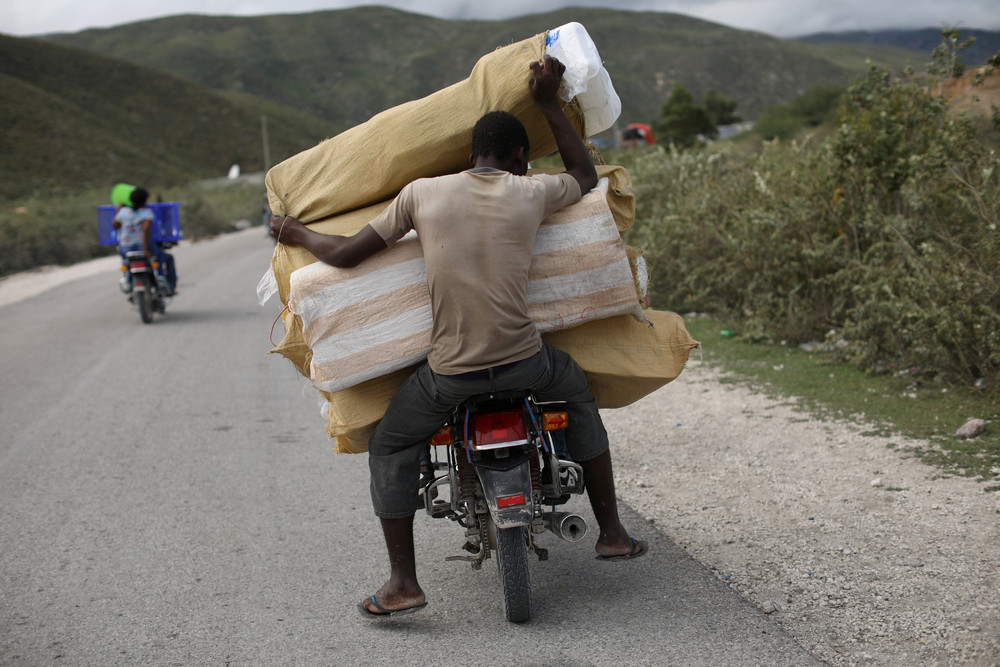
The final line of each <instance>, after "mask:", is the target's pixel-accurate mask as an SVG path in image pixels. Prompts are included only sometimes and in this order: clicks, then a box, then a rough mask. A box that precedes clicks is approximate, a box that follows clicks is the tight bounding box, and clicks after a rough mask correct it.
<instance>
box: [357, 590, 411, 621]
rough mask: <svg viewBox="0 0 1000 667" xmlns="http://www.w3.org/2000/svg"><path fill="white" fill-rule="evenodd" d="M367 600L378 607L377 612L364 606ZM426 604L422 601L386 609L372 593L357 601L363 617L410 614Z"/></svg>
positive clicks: (388, 616)
mask: <svg viewBox="0 0 1000 667" xmlns="http://www.w3.org/2000/svg"><path fill="white" fill-rule="evenodd" d="M368 600H371V603H372V604H373V605H375V608H376V609H378V613H376V612H374V611H372V610H371V609H369V608H368V607H366V606H365V602H367V601H368ZM426 606H427V603H426V602H422V603H421V604H416V605H413V606H412V607H407V608H406V609H386V608H385V607H383V606H382V605H380V604H379V603H378V600H376V599H375V596H374V595H373V596H371V597H370V598H368V599H366V600H362V601H361V602H359V603H358V611H360V612H361V615H362V616H364V617H365V618H392V617H393V616H403V615H405V614H412V613H413V612H416V611H420V610H421V609H423V608H424V607H426Z"/></svg>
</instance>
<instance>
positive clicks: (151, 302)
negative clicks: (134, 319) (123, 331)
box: [122, 250, 168, 324]
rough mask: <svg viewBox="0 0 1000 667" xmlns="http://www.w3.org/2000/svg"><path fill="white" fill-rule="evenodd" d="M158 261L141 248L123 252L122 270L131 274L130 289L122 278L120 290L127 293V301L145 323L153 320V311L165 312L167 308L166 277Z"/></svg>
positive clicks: (126, 280)
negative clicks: (161, 271) (132, 304)
mask: <svg viewBox="0 0 1000 667" xmlns="http://www.w3.org/2000/svg"><path fill="white" fill-rule="evenodd" d="M158 269H159V263H158V262H157V260H156V259H155V258H153V259H150V258H148V257H146V255H145V254H143V252H142V251H141V250H130V251H128V252H127V253H125V262H124V263H123V265H122V271H128V272H129V275H130V276H131V281H132V282H131V289H129V286H128V279H127V278H124V277H123V278H122V290H123V291H125V292H127V293H128V294H129V301H130V302H132V303H134V304H135V306H136V308H138V310H139V317H141V318H142V321H143V322H144V323H146V324H150V323H152V321H153V313H154V312H157V313H161V314H162V313H165V312H166V308H167V294H168V289H167V284H166V279H165V278H164V277H163V275H162V274H161V273H160V272H159V270H158Z"/></svg>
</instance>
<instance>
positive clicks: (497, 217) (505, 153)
mask: <svg viewBox="0 0 1000 667" xmlns="http://www.w3.org/2000/svg"><path fill="white" fill-rule="evenodd" d="M564 69H565V67H564V66H563V65H562V64H561V63H560V62H559V61H558V60H554V59H551V58H549V57H546V58H545V61H544V63H538V62H533V63H531V77H530V80H529V88H530V91H531V95H532V97H533V98H534V100H535V102H536V103H537V105H538V108H539V110H540V111H541V112H542V113H543V115H544V116H545V118H546V119H547V121H548V123H549V126H550V128H551V130H552V133H553V135H554V136H555V139H556V144H557V146H558V148H559V153H560V155H561V156H562V159H563V163H564V164H565V166H566V172H565V173H562V174H559V175H558V176H549V175H544V176H525V174H526V172H527V168H528V135H527V132H526V131H525V129H524V126H523V125H522V124H521V122H520V121H518V120H517V119H516V118H515V117H514V116H512V115H511V114H509V113H506V112H503V111H497V112H492V113H489V114H486V115H485V116H484V117H483V118H481V119H480V120H479V122H478V123H476V127H475V128H474V129H473V137H472V149H473V154H472V155H471V156H470V162H471V165H472V169H470V170H467V171H464V172H462V173H460V174H451V175H448V176H441V177H438V178H428V179H419V180H417V181H414V182H412V183H410V184H409V185H407V186H406V187H405V188H403V190H402V191H401V192H400V193H399V195H398V196H397V197H396V199H395V200H394V201H393V203H392V204H391V205H390V206H389V207H388V208H387V209H386V210H385V211H384V212H383V213H382V214H380V215H379V216H378V217H377V218H376V219H375V220H373V221H372V222H371V223H370V224H369V225H368V226H367V227H365V228H364V229H362V230H361V231H360V232H358V233H357V234H355V235H354V236H351V237H344V236H332V235H324V234H319V233H317V232H314V231H311V230H309V229H308V228H306V227H305V226H304V225H303V224H302V223H301V222H299V221H298V220H296V219H295V218H292V217H285V218H281V217H279V218H275V219H274V220H273V221H272V222H271V223H270V224H271V229H272V232H273V234H274V235H275V236H276V237H277V238H278V240H279V241H280V242H282V243H286V244H290V245H300V246H303V247H305V248H306V249H307V250H309V251H310V252H311V253H312V254H313V255H315V256H316V257H317V258H318V259H320V260H322V261H323V262H326V263H327V264H331V265H333V266H339V267H350V266H355V265H356V264H358V263H359V262H361V261H363V260H364V259H366V258H368V257H369V256H371V255H373V254H375V253H377V252H379V251H380V250H384V249H385V248H386V247H387V246H389V245H391V244H393V243H395V242H396V241H398V240H399V239H400V238H401V237H402V236H403V235H404V234H405V233H406V232H407V231H409V230H410V229H416V231H417V236H418V238H419V240H420V244H421V248H422V250H423V254H424V260H425V264H426V269H427V284H428V288H429V291H430V296H431V304H432V312H433V325H432V333H431V351H430V354H429V355H428V359H427V363H425V364H423V365H422V366H421V367H420V368H419V369H418V370H417V371H416V372H415V373H414V374H413V375H412V376H411V377H410V378H409V380H408V381H407V382H406V383H405V384H404V385H403V386H402V387H401V388H400V389H399V391H398V392H397V394H396V396H395V397H394V398H393V400H392V402H391V403H390V405H389V408H388V410H387V411H386V414H385V416H384V417H383V418H382V421H381V422H380V423H379V425H378V427H377V429H376V431H375V433H374V435H373V436H372V437H371V440H370V441H369V446H368V453H369V467H370V469H371V492H372V504H373V506H374V509H375V514H376V515H377V516H378V517H379V518H380V519H381V523H382V531H383V533H384V535H385V540H386V546H387V548H388V551H389V563H390V570H391V572H390V578H389V580H388V581H387V582H386V583H385V585H383V586H382V587H381V588H380V589H379V590H378V592H377V593H376V594H375V595H372V596H371V597H369V598H366V599H365V600H363V601H362V603H361V605H359V607H360V609H361V612H362V614H363V615H366V616H386V615H390V614H398V613H405V612H407V611H416V610H417V609H420V608H422V607H424V606H426V597H425V595H424V592H423V590H422V589H421V588H420V585H419V583H418V582H417V575H416V561H415V556H414V549H413V515H414V508H415V507H416V506H417V494H418V480H419V476H420V475H419V471H420V454H421V452H422V451H423V446H424V445H425V444H426V443H427V441H428V440H429V439H430V436H431V435H432V434H433V433H434V432H435V431H437V430H438V428H439V427H440V426H441V424H442V423H444V421H445V420H446V418H447V417H448V416H449V414H450V413H451V412H452V410H453V409H454V408H455V407H456V406H457V405H458V404H460V403H461V402H462V401H463V400H465V399H466V398H468V397H470V396H473V395H476V394H481V393H486V392H490V391H500V390H505V389H530V390H531V391H533V392H534V393H535V395H536V396H537V397H538V398H539V399H540V400H543V401H544V400H564V401H567V402H568V403H567V406H566V410H567V412H568V413H569V430H568V432H567V435H566V439H567V444H568V446H569V449H570V453H571V455H572V459H573V460H574V461H576V462H577V463H579V464H580V465H581V466H582V467H583V469H584V475H585V479H586V488H587V492H588V494H589V497H590V502H591V505H592V507H593V509H594V514H595V516H596V517H597V521H598V524H599V525H600V529H601V534H600V537H599V538H598V540H597V546H596V551H597V553H598V554H599V558H604V559H615V560H620V559H626V558H635V557H638V556H641V555H644V554H645V553H646V550H647V546H646V544H645V542H642V541H639V540H635V539H633V538H631V537H630V536H629V534H628V532H627V531H626V530H625V528H624V527H623V526H622V525H621V522H620V521H619V517H618V509H617V503H616V498H615V490H614V477H613V472H612V465H611V455H610V452H609V450H608V437H607V432H606V431H605V429H604V425H603V423H602V422H601V418H600V415H599V414H598V411H597V405H596V402H595V401H594V397H593V395H592V394H591V392H590V387H589V385H588V383H587V379H586V376H585V375H584V373H583V371H582V370H581V369H580V367H579V366H578V365H577V364H576V362H574V361H573V359H572V358H570V356H569V355H568V354H566V353H564V352H562V351H560V350H558V349H556V348H554V347H551V346H549V345H547V344H545V343H543V341H542V339H541V336H540V335H539V333H538V330H537V328H536V327H535V325H534V323H533V322H532V320H531V318H530V317H529V316H528V310H527V286H528V267H529V265H530V262H531V251H532V247H533V245H534V240H535V235H536V233H537V231H538V228H539V226H540V225H541V222H542V220H543V219H544V218H545V217H547V216H548V215H549V214H550V213H552V212H554V211H556V210H558V209H560V208H562V207H564V206H566V205H568V204H572V203H574V202H576V201H578V200H579V199H580V197H581V196H582V193H584V192H587V191H589V190H590V189H591V188H593V187H594V186H595V185H596V183H597V172H596V170H595V169H594V163H593V161H592V160H591V158H590V154H589V153H588V152H587V149H586V147H585V146H584V144H583V142H582V141H581V140H580V138H579V136H577V134H576V132H575V130H574V129H573V127H572V125H571V124H570V122H569V120H568V119H567V118H566V116H565V115H564V114H563V111H562V107H561V105H560V102H559V99H558V97H557V92H558V89H559V84H560V81H561V79H562V74H563V71H564Z"/></svg>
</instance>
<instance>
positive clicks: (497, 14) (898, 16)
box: [0, 0, 1000, 37]
mask: <svg viewBox="0 0 1000 667" xmlns="http://www.w3.org/2000/svg"><path fill="white" fill-rule="evenodd" d="M362 4H382V5H390V6H393V7H397V8H399V9H403V10H406V11H411V12H416V13H420V14H427V15H431V16H436V17H439V18H449V19H481V20H490V19H503V18H509V17H512V16H521V15H524V14H537V13H540V12H543V11H550V10H552V9H556V8H558V7H568V6H577V7H578V6H590V7H613V8H616V9H636V10H654V11H662V12H674V13H678V14H687V15H689V16H695V17H698V18H702V19H706V20H709V21H715V22H717V23H722V24H724V25H728V26H732V27H735V28H743V29H747V30H757V31H760V32H765V33H769V34H772V35H778V36H780V37H795V36H800V35H804V34H808V33H812V32H822V31H842V30H877V29H883V28H928V27H930V28H940V27H942V26H944V25H956V26H958V27H964V28H979V29H984V30H1000V0H541V1H539V0H501V1H499V2H489V1H488V0H383V1H382V2H367V3H365V2H350V1H349V0H83V1H81V0H4V2H3V5H4V7H5V10H4V11H3V12H0V32H3V33H7V34H12V35H24V36H30V35H39V34H43V33H47V32H76V31H79V30H84V29H86V28H103V27H108V26H113V25H118V24H122V23H131V22H133V21H139V20H142V19H148V18H158V17H162V16H169V15H172V14H188V13H192V14H209V15H238V16H255V15H262V14H279V13H300V12H309V11H314V10H319V9H342V8H345V7H351V6H357V5H362Z"/></svg>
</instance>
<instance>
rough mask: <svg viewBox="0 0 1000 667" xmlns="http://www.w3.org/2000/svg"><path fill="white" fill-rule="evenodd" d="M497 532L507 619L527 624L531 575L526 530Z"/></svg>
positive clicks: (501, 586)
mask: <svg viewBox="0 0 1000 667" xmlns="http://www.w3.org/2000/svg"><path fill="white" fill-rule="evenodd" d="M494 530H495V532H496V554H497V568H498V569H499V570H500V592H501V594H502V596H503V611H504V616H506V618H507V620H508V621H510V622H511V623H524V622H525V621H527V620H528V619H529V618H531V574H530V572H529V571H528V543H527V541H526V538H525V534H524V528H523V527H520V526H518V527H514V528H495V529H494Z"/></svg>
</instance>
